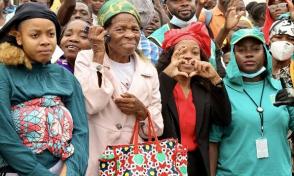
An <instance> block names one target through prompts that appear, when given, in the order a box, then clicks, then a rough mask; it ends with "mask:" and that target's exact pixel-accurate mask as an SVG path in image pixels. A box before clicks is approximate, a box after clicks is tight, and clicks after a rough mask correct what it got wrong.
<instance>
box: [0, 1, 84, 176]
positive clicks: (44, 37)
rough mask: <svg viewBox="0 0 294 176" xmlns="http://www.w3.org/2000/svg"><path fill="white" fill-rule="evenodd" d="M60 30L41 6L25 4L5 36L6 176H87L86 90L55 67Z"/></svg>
mask: <svg viewBox="0 0 294 176" xmlns="http://www.w3.org/2000/svg"><path fill="white" fill-rule="evenodd" d="M60 31H61V30H60V26H59V23H58V21H57V17H56V15H55V14H54V13H53V12H52V11H50V10H49V9H48V8H47V7H45V6H43V5H40V4H38V3H25V4H23V5H20V6H19V7H18V8H17V9H16V13H15V16H14V17H13V18H12V19H11V20H10V21H9V22H8V23H6V25H5V26H4V27H3V28H2V29H1V31H0V58H1V59H0V62H1V64H0V121H1V123H0V175H2V174H4V175H5V174H6V173H9V174H7V175H10V176H17V175H18V174H19V175H44V176H49V175H60V174H61V175H84V174H85V173H86V168H87V164H88V163H87V161H88V124H87V116H86V108H85V104H84V99H83V94H82V89H81V87H80V84H79V82H78V81H77V79H76V78H75V77H74V76H73V75H72V74H71V73H69V72H68V71H66V70H65V69H63V68H61V67H60V66H58V65H56V64H50V59H51V56H52V54H53V51H54V49H55V47H56V44H57V41H58V40H59V38H60ZM2 158H3V160H4V161H5V164H6V166H5V165H4V164H3V165H2V163H1V159H2ZM61 170H62V173H60V172H61Z"/></svg>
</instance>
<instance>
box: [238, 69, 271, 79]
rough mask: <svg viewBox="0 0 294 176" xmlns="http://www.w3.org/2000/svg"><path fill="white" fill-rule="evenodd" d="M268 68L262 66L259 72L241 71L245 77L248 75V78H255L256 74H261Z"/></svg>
mask: <svg viewBox="0 0 294 176" xmlns="http://www.w3.org/2000/svg"><path fill="white" fill-rule="evenodd" d="M265 70H266V68H265V67H264V66H262V67H261V69H260V70H258V71H257V72H255V73H245V72H242V71H240V72H241V75H242V76H243V77H246V78H255V77H256V76H259V75H260V74H261V73H263V72H264V71H265Z"/></svg>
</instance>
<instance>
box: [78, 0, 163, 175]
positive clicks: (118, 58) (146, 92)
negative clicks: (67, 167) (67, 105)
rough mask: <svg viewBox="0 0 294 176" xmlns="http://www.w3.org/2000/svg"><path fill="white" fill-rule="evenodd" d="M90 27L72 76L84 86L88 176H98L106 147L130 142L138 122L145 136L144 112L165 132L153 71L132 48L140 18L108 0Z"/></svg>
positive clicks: (123, 4) (131, 9)
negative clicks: (89, 46)
mask: <svg viewBox="0 0 294 176" xmlns="http://www.w3.org/2000/svg"><path fill="white" fill-rule="evenodd" d="M99 23H100V24H101V25H102V26H103V27H104V29H103V28H102V27H91V28H90V31H89V38H90V40H91V41H92V46H93V47H92V50H85V51H81V52H80V53H79V54H78V56H77V60H76V64H75V75H76V77H77V78H78V80H79V81H80V83H81V85H82V89H83V92H84V95H85V99H86V107H87V112H88V118H89V128H90V158H89V167H88V171H87V175H91V176H92V175H97V174H98V158H99V155H100V154H102V152H103V151H104V149H105V148H106V146H107V145H117V144H129V143H130V141H131V137H132V133H133V127H134V124H135V121H136V119H138V120H140V123H141V127H142V128H141V129H142V130H141V136H142V137H146V136H145V135H144V134H147V131H146V130H147V128H146V127H147V125H145V124H146V122H147V121H145V119H146V117H147V113H148V111H149V112H150V114H151V117H152V120H153V123H154V125H155V128H156V132H157V134H158V135H161V134H162V131H163V120H162V116H161V103H160V92H159V81H158V76H157V72H156V69H155V68H154V67H153V65H152V64H151V62H150V61H148V60H147V59H144V58H143V57H142V56H141V55H139V54H138V53H137V52H136V51H135V50H136V48H137V45H138V42H139V39H140V18H139V14H138V13H137V11H136V10H135V8H134V6H133V5H132V4H130V3H129V2H128V1H125V0H109V1H107V2H106V3H105V4H104V5H103V6H102V7H101V9H100V11H99Z"/></svg>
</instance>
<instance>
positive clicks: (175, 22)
mask: <svg viewBox="0 0 294 176" xmlns="http://www.w3.org/2000/svg"><path fill="white" fill-rule="evenodd" d="M193 22H197V18H196V15H194V16H193V17H192V18H191V19H190V20H189V21H184V20H181V19H179V18H178V17H176V16H175V15H173V17H172V19H171V20H170V23H171V24H173V25H175V26H178V27H180V28H183V27H186V26H188V25H189V24H191V23H193Z"/></svg>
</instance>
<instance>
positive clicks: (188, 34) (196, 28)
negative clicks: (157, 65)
mask: <svg viewBox="0 0 294 176" xmlns="http://www.w3.org/2000/svg"><path fill="white" fill-rule="evenodd" d="M182 40H194V41H196V42H197V43H198V45H199V48H200V50H201V52H202V54H204V55H205V57H206V59H208V58H209V57H210V44H211V39H210V37H209V35H208V31H207V28H206V27H205V24H204V23H200V22H196V23H192V24H191V25H189V26H187V27H186V28H181V29H172V30H170V31H168V32H166V33H165V35H164V41H163V43H162V49H163V50H168V49H169V48H170V47H172V46H175V45H176V44H177V43H179V42H180V41H182Z"/></svg>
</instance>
